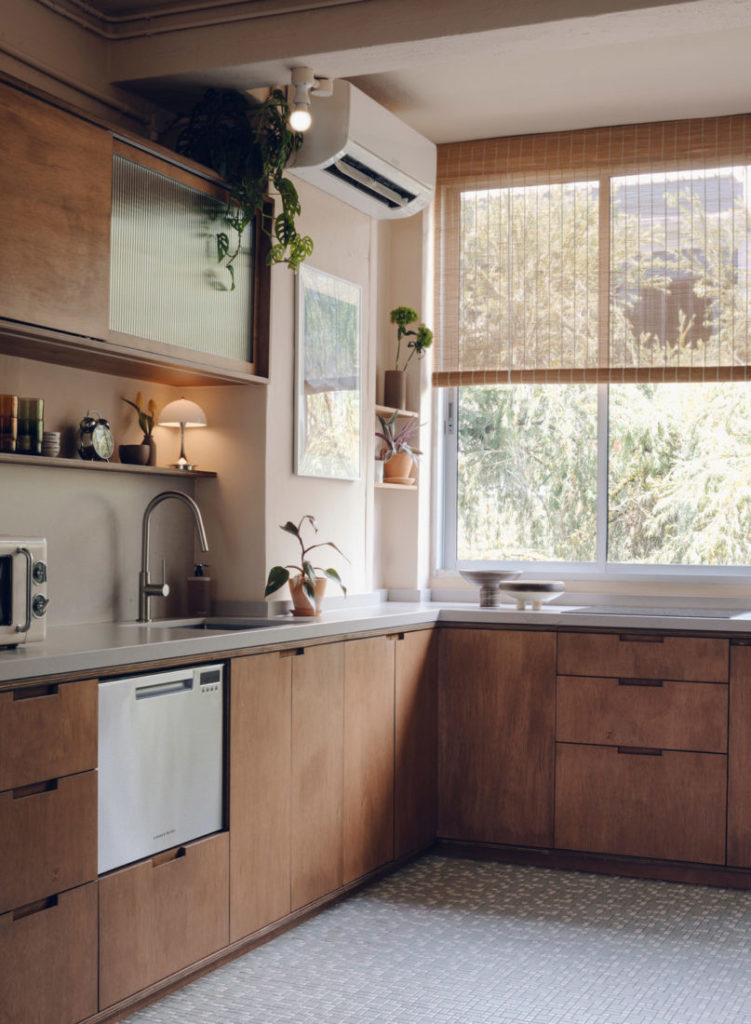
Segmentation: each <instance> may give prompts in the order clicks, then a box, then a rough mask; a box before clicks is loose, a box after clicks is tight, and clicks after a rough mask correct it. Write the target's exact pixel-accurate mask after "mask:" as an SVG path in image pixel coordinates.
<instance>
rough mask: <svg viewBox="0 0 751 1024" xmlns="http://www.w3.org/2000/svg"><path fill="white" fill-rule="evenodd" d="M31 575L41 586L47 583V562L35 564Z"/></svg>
mask: <svg viewBox="0 0 751 1024" xmlns="http://www.w3.org/2000/svg"><path fill="white" fill-rule="evenodd" d="M31 575H32V578H33V580H34V582H35V583H38V584H39V585H41V584H42V583H46V582H47V563H46V562H34V568H33V569H32V570H31Z"/></svg>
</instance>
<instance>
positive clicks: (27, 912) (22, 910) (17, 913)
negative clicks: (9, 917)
mask: <svg viewBox="0 0 751 1024" xmlns="http://www.w3.org/2000/svg"><path fill="white" fill-rule="evenodd" d="M56 906H57V896H48V897H47V899H44V900H37V901H36V903H27V904H26V906H25V907H17V908H16V909H15V910H14V911H13V920H14V921H20V920H21V919H22V918H24V917H31V915H32V914H39V913H41V911H42V910H49V909H50V908H51V907H56Z"/></svg>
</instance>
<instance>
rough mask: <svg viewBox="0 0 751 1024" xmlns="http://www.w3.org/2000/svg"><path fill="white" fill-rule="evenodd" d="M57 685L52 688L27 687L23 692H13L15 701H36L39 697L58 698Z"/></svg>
mask: <svg viewBox="0 0 751 1024" xmlns="http://www.w3.org/2000/svg"><path fill="white" fill-rule="evenodd" d="M57 692H58V691H57V685H55V684H53V685H52V686H26V687H24V689H23V690H14V691H13V700H34V699H35V698H38V697H55V696H57Z"/></svg>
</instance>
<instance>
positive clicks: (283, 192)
mask: <svg viewBox="0 0 751 1024" xmlns="http://www.w3.org/2000/svg"><path fill="white" fill-rule="evenodd" d="M288 117H289V106H288V104H287V100H286V97H285V95H284V93H283V92H282V91H281V89H274V90H273V91H272V92H271V94H270V95H269V97H268V99H266V100H264V102H263V103H261V104H260V106H251V104H250V103H249V102H248V100H246V98H245V97H244V96H242V95H241V94H240V93H238V92H233V91H231V90H217V89H208V90H207V91H206V93H205V94H204V96H203V98H202V99H201V100H200V101H199V102H198V103H197V104H196V106H195V107H194V108H193V110H192V112H191V114H190V116H189V118H188V120H187V123H186V124H185V125H184V127H183V128H182V129H181V131H180V133H179V134H178V137H177V143H176V148H177V150H178V152H180V153H184V154H185V155H186V156H190V157H192V158H193V159H194V160H198V161H199V163H203V164H206V165H207V166H209V167H212V168H213V169H214V170H215V171H216V172H217V173H218V174H220V175H221V176H222V177H223V178H224V179H225V181H227V183H228V184H229V186H230V198H229V204H228V207H227V210H226V213H225V224H226V225H227V227H229V228H231V229H232V230H233V231H235V232H236V233H237V245H236V246H235V248H234V249H233V248H232V245H231V242H230V238H229V235H228V234H227V232H226V231H221V232H218V233H217V257H218V262H219V263H223V264H224V266H225V267H226V269H227V271H228V273H229V275H230V280H231V282H232V287H231V289H229V290H232V289H234V287H235V275H234V266H233V265H234V261H235V260H236V258H237V256H238V254H239V252H240V246H241V242H242V236H243V233H244V231H245V229H246V228H247V226H248V225H249V224H250V223H252V221H253V219H254V218H256V217H257V218H258V222H259V225H260V228H261V230H262V231H263V232H264V233H265V234H266V235H267V237H268V238H269V240H270V242H271V246H270V249H269V253H268V256H267V258H266V262H267V263H268V264H274V263H287V264H288V265H289V267H290V268H291V269H292V270H297V269H298V267H299V266H300V265H301V263H303V262H304V260H305V258H306V257H307V256H309V255H310V254H311V252H312V251H313V240H312V239H311V238H310V237H309V236H307V235H305V236H301V235H299V234H298V233H297V229H296V227H295V218H296V217H297V216H298V215H299V214H300V213H301V208H300V198H299V196H298V193H297V189H296V188H295V186H294V184H293V182H291V181H290V180H289V178H286V177H285V176H284V171H285V168H286V166H287V164H288V163H289V160H290V158H291V156H292V155H293V153H295V152H296V151H297V150H298V149H299V148H300V146H301V145H302V142H303V137H302V135H300V134H299V132H293V131H291V130H290V128H289V127H288V124H287V119H288ZM270 186H273V188H275V189H276V191H277V192H278V193H279V199H280V202H281V211H280V213H279V214H278V216H277V217H276V218H274V217H273V216H270V215H269V214H267V213H266V212H265V211H264V200H265V198H266V195H267V192H268V189H269V187H270Z"/></svg>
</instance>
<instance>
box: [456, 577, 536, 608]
mask: <svg viewBox="0 0 751 1024" xmlns="http://www.w3.org/2000/svg"><path fill="white" fill-rule="evenodd" d="M459 575H460V576H461V577H462V579H465V580H466V581H467V583H474V585H475V586H476V587H479V588H480V607H481V608H495V607H496V606H497V605H498V604H500V596H501V595H500V594H499V592H498V587H499V585H500V583H501V581H502V580H515V579H516V578H517V576H521V573H520V572H510V571H509V570H507V569H460V570H459Z"/></svg>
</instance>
